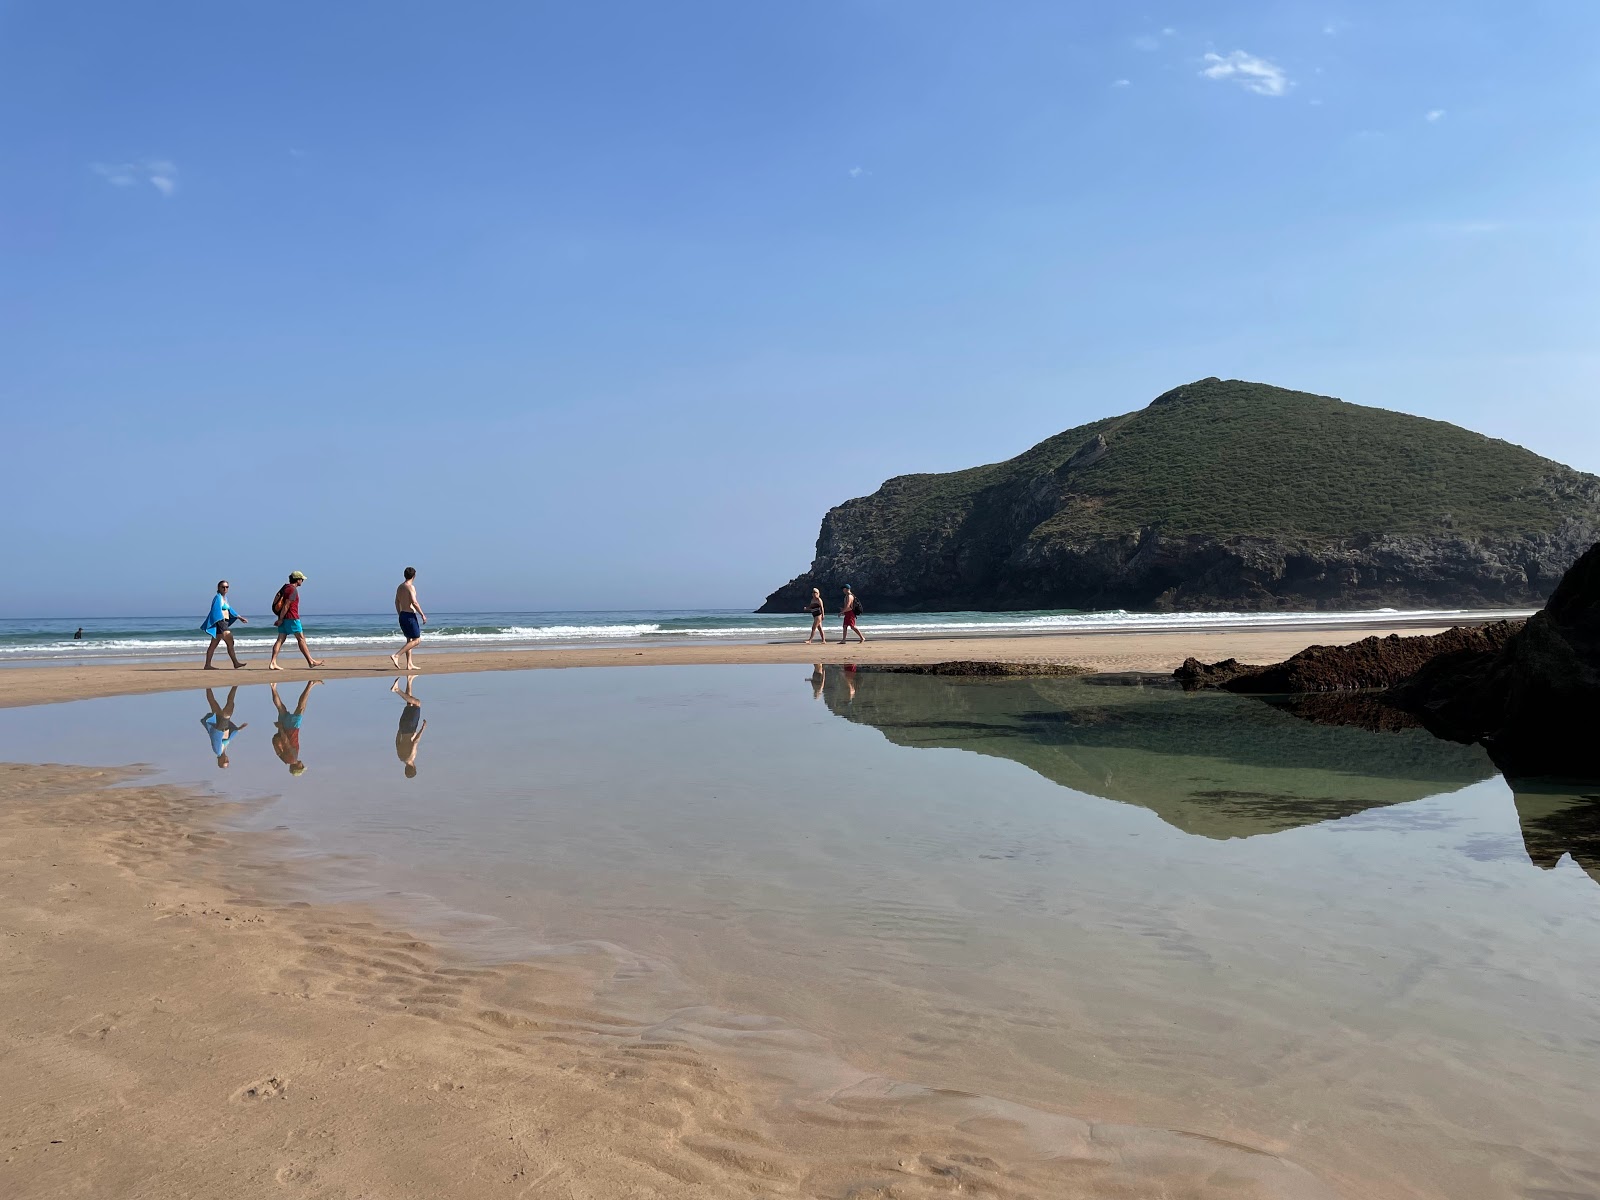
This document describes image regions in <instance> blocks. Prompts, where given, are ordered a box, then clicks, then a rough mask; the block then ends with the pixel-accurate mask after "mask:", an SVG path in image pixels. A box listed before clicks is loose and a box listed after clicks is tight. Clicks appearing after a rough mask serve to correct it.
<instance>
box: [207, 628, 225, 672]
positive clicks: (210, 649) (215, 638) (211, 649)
mask: <svg viewBox="0 0 1600 1200" xmlns="http://www.w3.org/2000/svg"><path fill="white" fill-rule="evenodd" d="M221 640H222V626H220V625H219V626H217V631H216V632H215V633H213V634H212V635H211V645H209V646H207V647H206V670H208V671H215V670H216V668H215V667H213V666H212V665H211V656H212V655H213V654H215V653H216V652H217V643H218V642H220V641H221Z"/></svg>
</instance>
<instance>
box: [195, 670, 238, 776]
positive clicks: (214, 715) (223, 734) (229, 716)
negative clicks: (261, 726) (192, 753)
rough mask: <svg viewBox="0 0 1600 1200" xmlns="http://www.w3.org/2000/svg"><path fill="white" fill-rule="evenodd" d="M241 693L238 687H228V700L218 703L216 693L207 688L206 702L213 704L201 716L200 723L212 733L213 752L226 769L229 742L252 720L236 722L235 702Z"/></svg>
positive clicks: (218, 764)
mask: <svg viewBox="0 0 1600 1200" xmlns="http://www.w3.org/2000/svg"><path fill="white" fill-rule="evenodd" d="M238 695H239V689H238V688H237V687H231V688H229V689H228V702H227V703H226V704H218V703H217V696H216V693H215V692H213V691H212V690H211V689H210V688H207V689H206V703H207V704H209V705H210V706H211V711H210V712H208V713H207V714H206V715H205V716H203V717H201V718H200V724H202V725H204V726H205V727H206V733H208V734H210V735H211V753H213V754H215V755H216V756H217V766H219V767H221V768H222V769H223V770H224V771H226V770H227V769H228V743H229V742H230V741H232V740H233V735H234V734H236V733H238V732H239V730H241V729H243V728H244V727H245V726H246V725H248V724H249V723H250V722H248V721H241V722H239V723H238V724H234V720H233V702H234V699H235V698H236V697H237V696H238Z"/></svg>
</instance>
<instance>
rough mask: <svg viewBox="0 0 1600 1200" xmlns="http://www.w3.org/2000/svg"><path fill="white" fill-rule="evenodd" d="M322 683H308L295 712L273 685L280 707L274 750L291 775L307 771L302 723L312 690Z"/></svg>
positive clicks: (274, 698) (273, 695)
mask: <svg viewBox="0 0 1600 1200" xmlns="http://www.w3.org/2000/svg"><path fill="white" fill-rule="evenodd" d="M321 682H322V680H320V679H312V680H310V681H308V682H307V683H306V686H305V690H303V691H302V692H301V693H300V703H298V704H296V705H295V706H294V711H293V712H290V711H289V708H288V705H286V704H284V702H283V700H282V698H281V697H280V696H279V695H278V685H277V684H273V685H272V702H273V704H275V705H277V706H278V732H277V733H275V734H273V735H272V749H273V752H274V753H275V754H277V756H278V757H279V758H280V759H282V760H283V763H284V765H285V766H287V767H288V768H289V774H291V775H299V774H301V773H302V772H303V771H304V770H305V769H306V765H305V763H303V762H301V761H300V722H301V721H302V720H304V719H305V715H306V700H307V699H308V698H309V697H310V695H311V689H312V688H314V687H316V686H317V684H319V683H321Z"/></svg>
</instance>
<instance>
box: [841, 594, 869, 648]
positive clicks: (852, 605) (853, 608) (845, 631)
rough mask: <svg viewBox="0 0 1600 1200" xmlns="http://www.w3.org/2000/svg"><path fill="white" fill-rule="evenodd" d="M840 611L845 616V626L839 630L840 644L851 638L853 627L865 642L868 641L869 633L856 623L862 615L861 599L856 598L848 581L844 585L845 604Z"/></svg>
mask: <svg viewBox="0 0 1600 1200" xmlns="http://www.w3.org/2000/svg"><path fill="white" fill-rule="evenodd" d="M839 611H840V612H841V613H842V614H843V616H844V627H843V628H842V629H840V631H839V642H840V644H841V645H842V644H843V643H845V642H847V641H849V640H850V631H851V630H852V629H854V630H855V631H856V637H858V638H859V639H861V640H862V641H863V642H864V641H866V640H867V635H866V634H864V633H862V632H861V629H860V628H859V627H858V626H857V625H856V618H857V617H859V616H860V615H861V601H859V600H857V599H856V594H855V593H854V592H852V591H851V590H850V585H849V584H848V583H847V584H845V585H844V606H843V607H842V608H841V609H840V610H839Z"/></svg>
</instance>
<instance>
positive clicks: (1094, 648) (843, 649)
mask: <svg viewBox="0 0 1600 1200" xmlns="http://www.w3.org/2000/svg"><path fill="white" fill-rule="evenodd" d="M1446 628H1447V626H1444V625H1439V624H1428V625H1414V626H1413V625H1406V626H1399V625H1384V626H1382V627H1381V628H1374V627H1372V626H1369V625H1361V624H1359V623H1356V622H1352V623H1351V624H1349V625H1339V626H1320V627H1316V628H1311V629H1305V628H1302V629H1271V630H1264V629H1249V630H1216V631H1203V632H1202V631H1197V630H1185V631H1179V632H1164V633H1140V632H1127V631H1118V632H1114V633H1073V634H1033V635H1028V636H1018V637H970V638H968V637H963V638H894V639H890V638H875V639H873V640H871V641H868V642H866V643H865V644H859V643H857V642H855V641H852V642H850V644H849V645H848V646H841V645H840V644H839V643H838V642H837V641H833V642H829V643H828V644H827V645H826V646H823V645H810V646H807V645H806V644H805V643H804V642H802V641H798V640H797V641H794V642H765V643H760V644H725V643H707V644H703V645H682V644H673V645H651V646H647V647H639V646H632V645H629V646H591V647H578V648H565V649H563V648H554V647H552V648H541V649H508V650H448V651H432V650H430V649H429V644H428V642H427V640H426V639H424V641H423V644H422V648H421V649H420V650H418V651H417V654H416V657H417V665H418V667H419V669H420V670H421V671H422V672H424V673H426V674H436V675H442V674H458V673H462V672H471V671H528V670H538V669H544V668H562V667H621V666H673V665H680V666H687V665H696V664H698V665H710V664H739V663H802V664H805V663H816V662H820V663H824V664H833V663H930V662H944V661H948V660H952V659H979V660H988V661H998V662H1027V663H1041V662H1043V663H1073V664H1076V665H1079V666H1082V667H1084V668H1086V669H1088V670H1090V671H1163V672H1168V671H1172V670H1173V669H1174V668H1176V667H1177V666H1178V664H1180V663H1181V662H1183V660H1184V659H1185V658H1187V657H1189V656H1190V655H1194V656H1195V657H1197V658H1200V659H1202V660H1204V661H1206V662H1213V661H1216V660H1218V659H1224V658H1237V659H1239V660H1240V661H1241V662H1256V663H1270V662H1277V661H1279V660H1281V659H1285V658H1288V657H1289V656H1290V655H1291V654H1295V653H1297V652H1299V651H1301V650H1304V649H1305V648H1306V647H1307V646H1311V645H1325V646H1327V645H1343V644H1345V643H1347V642H1353V641H1358V640H1360V639H1361V638H1364V637H1370V636H1372V635H1373V634H1374V633H1380V634H1382V635H1385V636H1387V635H1388V634H1390V633H1395V634H1399V635H1401V636H1403V637H1404V636H1412V635H1415V634H1421V633H1443V632H1444V630H1445V629H1446ZM315 632H316V631H315V629H313V630H312V631H311V633H310V634H309V635H308V636H309V638H310V641H311V645H312V650H313V652H314V653H315V652H316V637H315ZM867 636H868V637H869V638H871V637H872V632H871V628H870V625H869V626H868V628H867ZM281 661H282V662H283V663H284V664H285V668H286V669H285V670H283V671H274V672H270V673H269V672H268V671H267V668H266V663H265V662H264V661H255V662H252V663H251V664H250V666H248V667H247V668H245V669H244V670H242V671H235V670H232V669H222V670H216V671H207V670H204V669H203V668H202V665H201V662H200V659H199V656H196V658H195V659H194V660H193V661H168V662H151V663H95V664H92V665H87V666H68V665H60V666H55V665H52V666H39V667H7V668H5V669H0V708H4V707H11V706H15V705H23V704H51V703H56V702H60V701H66V700H83V699H87V698H89V697H93V696H126V695H135V694H139V693H145V692H165V691H178V690H182V689H184V688H204V687H216V686H218V685H219V684H230V685H231V684H235V683H266V682H269V681H273V680H277V681H280V682H281V681H283V680H286V679H300V678H306V677H309V676H310V675H312V674H313V672H311V671H310V670H308V669H307V668H306V666H305V664H304V663H303V662H291V661H290V660H289V659H288V658H287V657H285V658H283V659H282V660H281ZM395 673H396V672H395V668H394V664H392V663H391V662H390V661H389V659H388V656H387V655H368V654H364V655H347V656H333V655H330V656H329V657H328V659H327V664H326V666H324V667H322V668H321V669H320V670H318V671H317V672H315V674H317V675H318V676H320V677H322V678H327V679H341V678H351V677H373V676H378V675H390V676H392V675H394V674H395Z"/></svg>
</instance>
